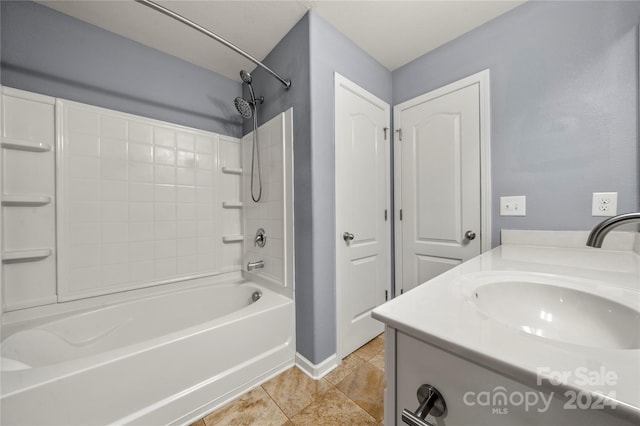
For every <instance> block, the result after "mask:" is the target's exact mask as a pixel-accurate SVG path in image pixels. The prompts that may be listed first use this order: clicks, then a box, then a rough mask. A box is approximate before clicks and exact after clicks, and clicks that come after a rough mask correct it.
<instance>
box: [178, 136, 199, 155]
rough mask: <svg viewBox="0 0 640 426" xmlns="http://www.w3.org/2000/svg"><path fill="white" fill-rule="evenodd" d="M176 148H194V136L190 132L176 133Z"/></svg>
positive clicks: (191, 149) (189, 149)
mask: <svg viewBox="0 0 640 426" xmlns="http://www.w3.org/2000/svg"><path fill="white" fill-rule="evenodd" d="M177 139H178V148H179V149H181V150H183V151H194V150H195V137H194V136H193V135H192V134H187V133H178V135H177Z"/></svg>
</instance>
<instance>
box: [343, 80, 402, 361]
mask: <svg viewBox="0 0 640 426" xmlns="http://www.w3.org/2000/svg"><path fill="white" fill-rule="evenodd" d="M335 78H336V80H335V86H336V98H335V99H336V100H335V102H336V106H335V114H336V115H335V148H336V149H335V155H336V231H337V232H336V299H337V322H338V330H337V331H338V332H337V335H338V342H337V343H338V356H340V358H344V357H345V356H347V355H349V354H350V353H351V352H353V351H354V350H355V349H357V348H359V347H360V346H362V345H363V344H365V343H366V342H368V341H369V340H371V339H373V338H374V337H375V336H377V335H378V334H380V333H382V331H383V329H384V327H383V324H382V323H381V322H379V321H377V320H374V319H373V318H371V310H372V309H374V308H375V307H377V306H378V305H380V304H382V303H384V301H385V300H386V295H387V293H388V290H389V289H390V283H391V276H390V265H389V263H390V251H391V250H390V242H389V241H390V221H389V220H388V218H387V217H388V209H389V199H390V198H389V187H390V172H389V169H390V164H389V146H390V143H389V140H388V139H390V135H389V134H388V133H389V119H390V107H389V105H388V104H386V103H385V102H383V101H382V100H380V99H378V98H376V97H375V96H373V95H372V94H371V93H369V92H367V91H365V90H364V89H362V88H360V87H358V86H357V85H355V84H354V83H352V82H350V81H349V80H347V79H345V78H344V77H342V76H340V75H339V74H336V76H335Z"/></svg>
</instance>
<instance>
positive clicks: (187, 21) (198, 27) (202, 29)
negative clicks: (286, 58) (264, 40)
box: [134, 0, 291, 89]
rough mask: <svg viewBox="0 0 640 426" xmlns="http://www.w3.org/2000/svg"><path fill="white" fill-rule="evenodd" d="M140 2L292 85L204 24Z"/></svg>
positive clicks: (143, 0)
mask: <svg viewBox="0 0 640 426" xmlns="http://www.w3.org/2000/svg"><path fill="white" fill-rule="evenodd" d="M134 1H136V2H138V3H140V4H143V5H145V6H147V7H149V8H151V9H153V10H155V11H157V12H160V13H162V14H165V15H167V16H168V17H170V18H173V19H175V20H176V21H180V22H182V23H183V24H185V25H187V26H189V27H191V28H193V29H194V30H196V31H199V32H201V33H202V34H204V35H206V36H208V37H211V38H212V39H214V40H215V41H217V42H218V43H221V44H223V45H225V46H227V47H228V48H229V49H231V50H233V51H235V52H236V53H239V54H240V55H242V56H244V57H245V58H247V59H248V60H250V61H251V62H253V63H254V64H256V65H258V66H260V67H262V68H263V69H265V70H266V71H267V72H268V73H269V74H271V75H272V76H274V77H275V78H277V79H278V80H279V81H280V82H281V83H282V84H284V87H285V88H287V89H288V88H289V87H291V80H285V79H284V78H282V77H280V75H278V74H277V73H276V72H275V71H273V70H272V69H271V68H269V67H268V66H266V65H265V64H263V63H262V62H260V61H259V60H257V59H256V58H254V57H253V56H251V55H250V54H248V53H247V52H245V51H244V50H242V49H240V48H239V47H238V46H236V45H235V44H233V43H231V42H230V41H227V40H225V39H224V38H222V37H220V36H219V35H217V34H215V33H212V32H211V31H209V30H208V29H206V28H205V27H203V26H202V25H198V24H196V23H195V22H193V21H191V20H190V19H187V18H185V17H184V16H182V15H180V14H178V13H176V12H174V11H172V10H170V9H167V8H166V7H164V6H160V5H159V4H157V3H155V2H152V1H151V0H134Z"/></svg>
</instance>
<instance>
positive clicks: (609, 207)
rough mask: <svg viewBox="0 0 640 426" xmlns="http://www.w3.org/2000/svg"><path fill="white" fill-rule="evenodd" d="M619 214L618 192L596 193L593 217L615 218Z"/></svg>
mask: <svg viewBox="0 0 640 426" xmlns="http://www.w3.org/2000/svg"><path fill="white" fill-rule="evenodd" d="M616 214H618V193H617V192H594V193H593V201H592V203H591V216H615V215H616Z"/></svg>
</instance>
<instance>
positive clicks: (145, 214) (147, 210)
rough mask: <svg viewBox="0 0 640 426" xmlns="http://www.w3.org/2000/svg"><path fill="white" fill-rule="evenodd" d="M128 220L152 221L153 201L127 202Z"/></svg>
mask: <svg viewBox="0 0 640 426" xmlns="http://www.w3.org/2000/svg"><path fill="white" fill-rule="evenodd" d="M129 220H130V221H131V222H151V221H153V203H151V202H148V203H134V202H131V203H129Z"/></svg>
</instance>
